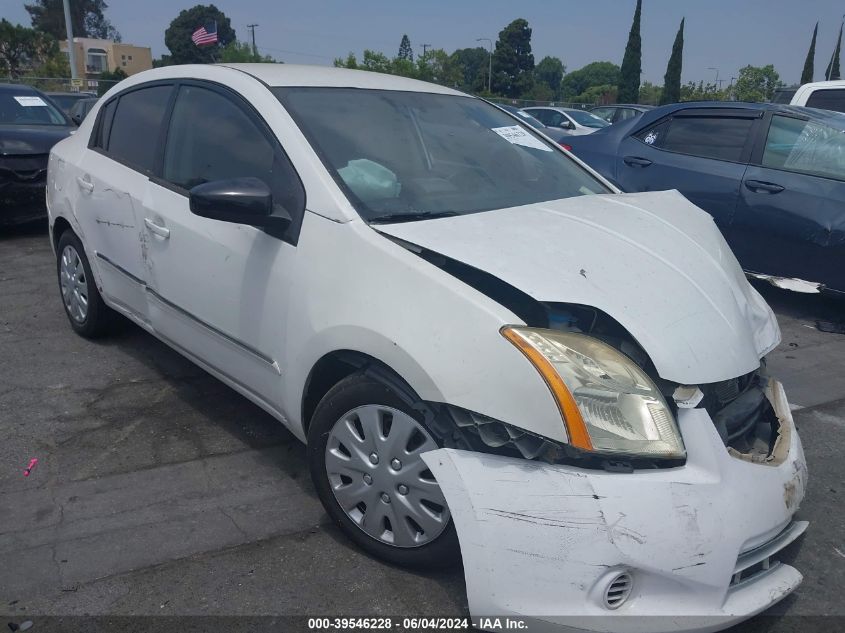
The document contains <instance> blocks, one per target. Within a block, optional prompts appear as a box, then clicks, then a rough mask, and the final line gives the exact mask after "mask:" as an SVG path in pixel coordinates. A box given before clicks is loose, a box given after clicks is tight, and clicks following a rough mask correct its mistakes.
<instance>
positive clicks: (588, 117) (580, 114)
mask: <svg viewBox="0 0 845 633" xmlns="http://www.w3.org/2000/svg"><path fill="white" fill-rule="evenodd" d="M522 109H523V110H524V111H525V112H527V113H528V114H530V115H531V116H533V117H534V118H536V119H539V120H540V121H541V122H542V123H543V124H544V125H547V126H549V127H554V128H559V129H561V130H563V131H565V132H567V133H568V134H570V135H572V136H580V135H582V134H592V133H593V132H595V131H596V130H598V129H601V128H603V127H607V126H608V125H610V123H608V122H607V121H605V120H604V119H602V118H601V117H598V116H596V115H595V114H592V113H590V112H587V111H586V110H576V109H575V108H558V107H553V106H534V107H530V108H522Z"/></svg>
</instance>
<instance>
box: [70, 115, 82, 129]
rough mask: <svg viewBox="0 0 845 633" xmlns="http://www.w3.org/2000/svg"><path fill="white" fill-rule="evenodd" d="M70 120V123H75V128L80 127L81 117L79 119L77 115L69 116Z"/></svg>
mask: <svg viewBox="0 0 845 633" xmlns="http://www.w3.org/2000/svg"><path fill="white" fill-rule="evenodd" d="M70 120H71V121H73V122H74V123H76V126H77V127H79V126H80V125H82V117H81V116H79V115H78V114H71V115H70Z"/></svg>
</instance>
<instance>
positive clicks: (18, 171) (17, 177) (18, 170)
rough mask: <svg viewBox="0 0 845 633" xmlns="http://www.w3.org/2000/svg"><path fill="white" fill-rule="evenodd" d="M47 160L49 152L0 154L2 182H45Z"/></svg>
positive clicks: (0, 178) (0, 177) (0, 179)
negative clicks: (18, 154)
mask: <svg viewBox="0 0 845 633" xmlns="http://www.w3.org/2000/svg"><path fill="white" fill-rule="evenodd" d="M47 160H48V155H47V154H36V155H33V156H0V182H20V183H33V182H45V181H46V179H47Z"/></svg>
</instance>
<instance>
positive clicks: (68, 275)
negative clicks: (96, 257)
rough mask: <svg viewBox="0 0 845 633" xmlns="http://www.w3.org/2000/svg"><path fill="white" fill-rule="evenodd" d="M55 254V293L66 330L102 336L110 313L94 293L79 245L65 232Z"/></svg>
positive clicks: (107, 324) (98, 295)
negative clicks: (56, 280) (66, 323)
mask: <svg viewBox="0 0 845 633" xmlns="http://www.w3.org/2000/svg"><path fill="white" fill-rule="evenodd" d="M56 252H57V255H58V257H57V261H56V272H57V274H58V277H59V290H60V291H61V296H62V305H63V306H64V308H65V314H67V318H68V321H70V326H71V327H72V328H73V329H74V331H75V332H76V333H77V334H80V335H82V336H84V337H86V338H96V337H98V336H102V335H103V334H104V333H106V332H107V331H108V329H109V326H110V325H111V322H112V319H113V312H112V310H111V308H109V307H108V306H107V305H106V304H105V302H104V301H103V298H102V297H101V296H100V292H99V291H98V290H97V284H96V283H95V282H94V276H93V275H92V274H91V264H89V262H88V258H87V257H86V256H85V249H84V248H83V247H82V242H80V241H79V238H78V237H77V236H76V235H75V234H74V233H73V232H72V231H70V230H68V231H65V232H64V233H62V235H61V237H60V238H59V243H58V246H57V248H56Z"/></svg>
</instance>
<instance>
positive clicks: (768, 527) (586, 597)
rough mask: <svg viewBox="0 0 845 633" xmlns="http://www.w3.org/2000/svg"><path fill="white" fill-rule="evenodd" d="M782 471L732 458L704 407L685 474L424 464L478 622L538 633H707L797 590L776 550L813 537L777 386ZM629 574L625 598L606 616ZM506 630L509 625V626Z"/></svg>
mask: <svg viewBox="0 0 845 633" xmlns="http://www.w3.org/2000/svg"><path fill="white" fill-rule="evenodd" d="M768 396H769V399H770V401H772V403H773V405H774V407H775V411H776V413H777V415H778V417H779V418H780V421H781V434H780V439H779V440H778V446H777V447H776V449H775V452H774V454H775V459H772V460H770V461H768V462H765V463H752V462H750V461H746V460H744V459H742V458H741V457H739V456H732V455H730V454H729V453H728V451H727V450H726V449H725V446H724V444H723V442H722V441H721V439H720V438H719V435H718V433H717V431H716V428H715V427H714V425H713V423H712V421H711V419H710V417H709V415H708V413H707V412H706V411H705V410H704V409H681V410H680V412H679V416H678V417H679V425H680V429H681V433H682V434H683V437H684V442H685V444H686V448H687V455H688V457H687V463H686V464H685V465H684V466H682V467H679V468H672V469H663V470H653V471H636V472H634V473H627V474H626V473H610V472H604V471H596V470H586V469H580V468H575V467H571V466H564V465H549V464H545V463H538V462H534V461H528V460H520V459H512V458H507V457H499V456H493V455H487V454H481V453H474V452H467V451H459V450H452V449H440V450H437V451H432V452H430V453H427V454H426V455H425V456H424V459H425V461H426V463H427V464H428V465H429V467H430V468H431V470H432V472H433V473H434V475H435V477H436V478H437V480H438V482H439V483H440V486H441V488H442V489H443V492H444V493H445V495H446V499H447V501H448V503H449V508H450V510H451V513H452V517H453V518H454V521H455V525H456V527H457V531H458V537H459V539H460V543H461V552H462V556H463V563H464V573H465V576H466V585H467V595H468V598H469V608H470V612H471V614H472V615H473V617H474V618H475V621H476V623H477V624H478V623H480V625H481V628H488V629H489V628H496V623H495V621H487V622H485V621H484V620H483V618H487V617H500V618H501V617H514V618H520V619H522V620H524V621H525V622H526V624H527V626H528V630H530V631H544V630H561V629H562V628H573V629H578V630H591V631H643V632H645V631H648V632H651V633H656V632H658V631H712V630H719V629H722V628H726V627H728V626H730V625H732V624H735V623H737V622H739V621H742V620H744V619H746V618H749V617H751V616H753V615H755V614H757V613H759V612H761V611H763V610H764V609H766V608H767V607H769V606H770V605H772V604H774V603H775V602H777V601H778V600H780V599H782V598H783V597H784V596H786V595H787V594H789V593H790V592H791V591H792V590H793V589H795V588H796V587H797V586H798V584H800V582H801V580H802V576H801V574H800V573H799V572H798V571H797V570H796V569H794V568H793V567H790V566H788V565H785V564H781V563H778V562H777V559H776V558H777V557H776V556H775V555H776V554H777V552H778V551H779V550H780V549H782V548H783V547H785V546H786V545H788V544H789V543H791V542H792V541H793V540H795V539H796V538H797V537H798V536H800V534H801V533H802V532H803V531H804V530H805V529H806V527H807V524H806V522H795V521H793V519H792V516H793V514H794V513H795V511H796V510H797V509H798V505H799V503H800V502H801V500H802V499H803V497H804V489H805V484H806V477H807V469H806V464H805V461H804V453H803V450H802V448H801V441H800V439H799V437H798V434H797V433H796V432H795V427H794V423H793V420H792V416H791V414H790V412H789V407H788V404H787V401H786V397H785V396H784V393H783V389H782V387H781V386H780V384H779V383H776V382H774V381H773V382H772V383H771V385H770V387H769V390H768ZM621 572H628V573H629V574H630V576H631V578H632V580H633V583H632V591H631V594H630V597H629V598H628V599H627V600H626V601H625V602H624V603H623V604H622V605H621V606H619V607H618V608H616V609H609V608H607V607H606V606H605V591H606V589H607V587H608V584H609V583H610V582H611V580H612V579H614V578H615V577H616V576H618V575H619V574H620V573H621ZM502 626H503V627H504V624H502Z"/></svg>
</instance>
